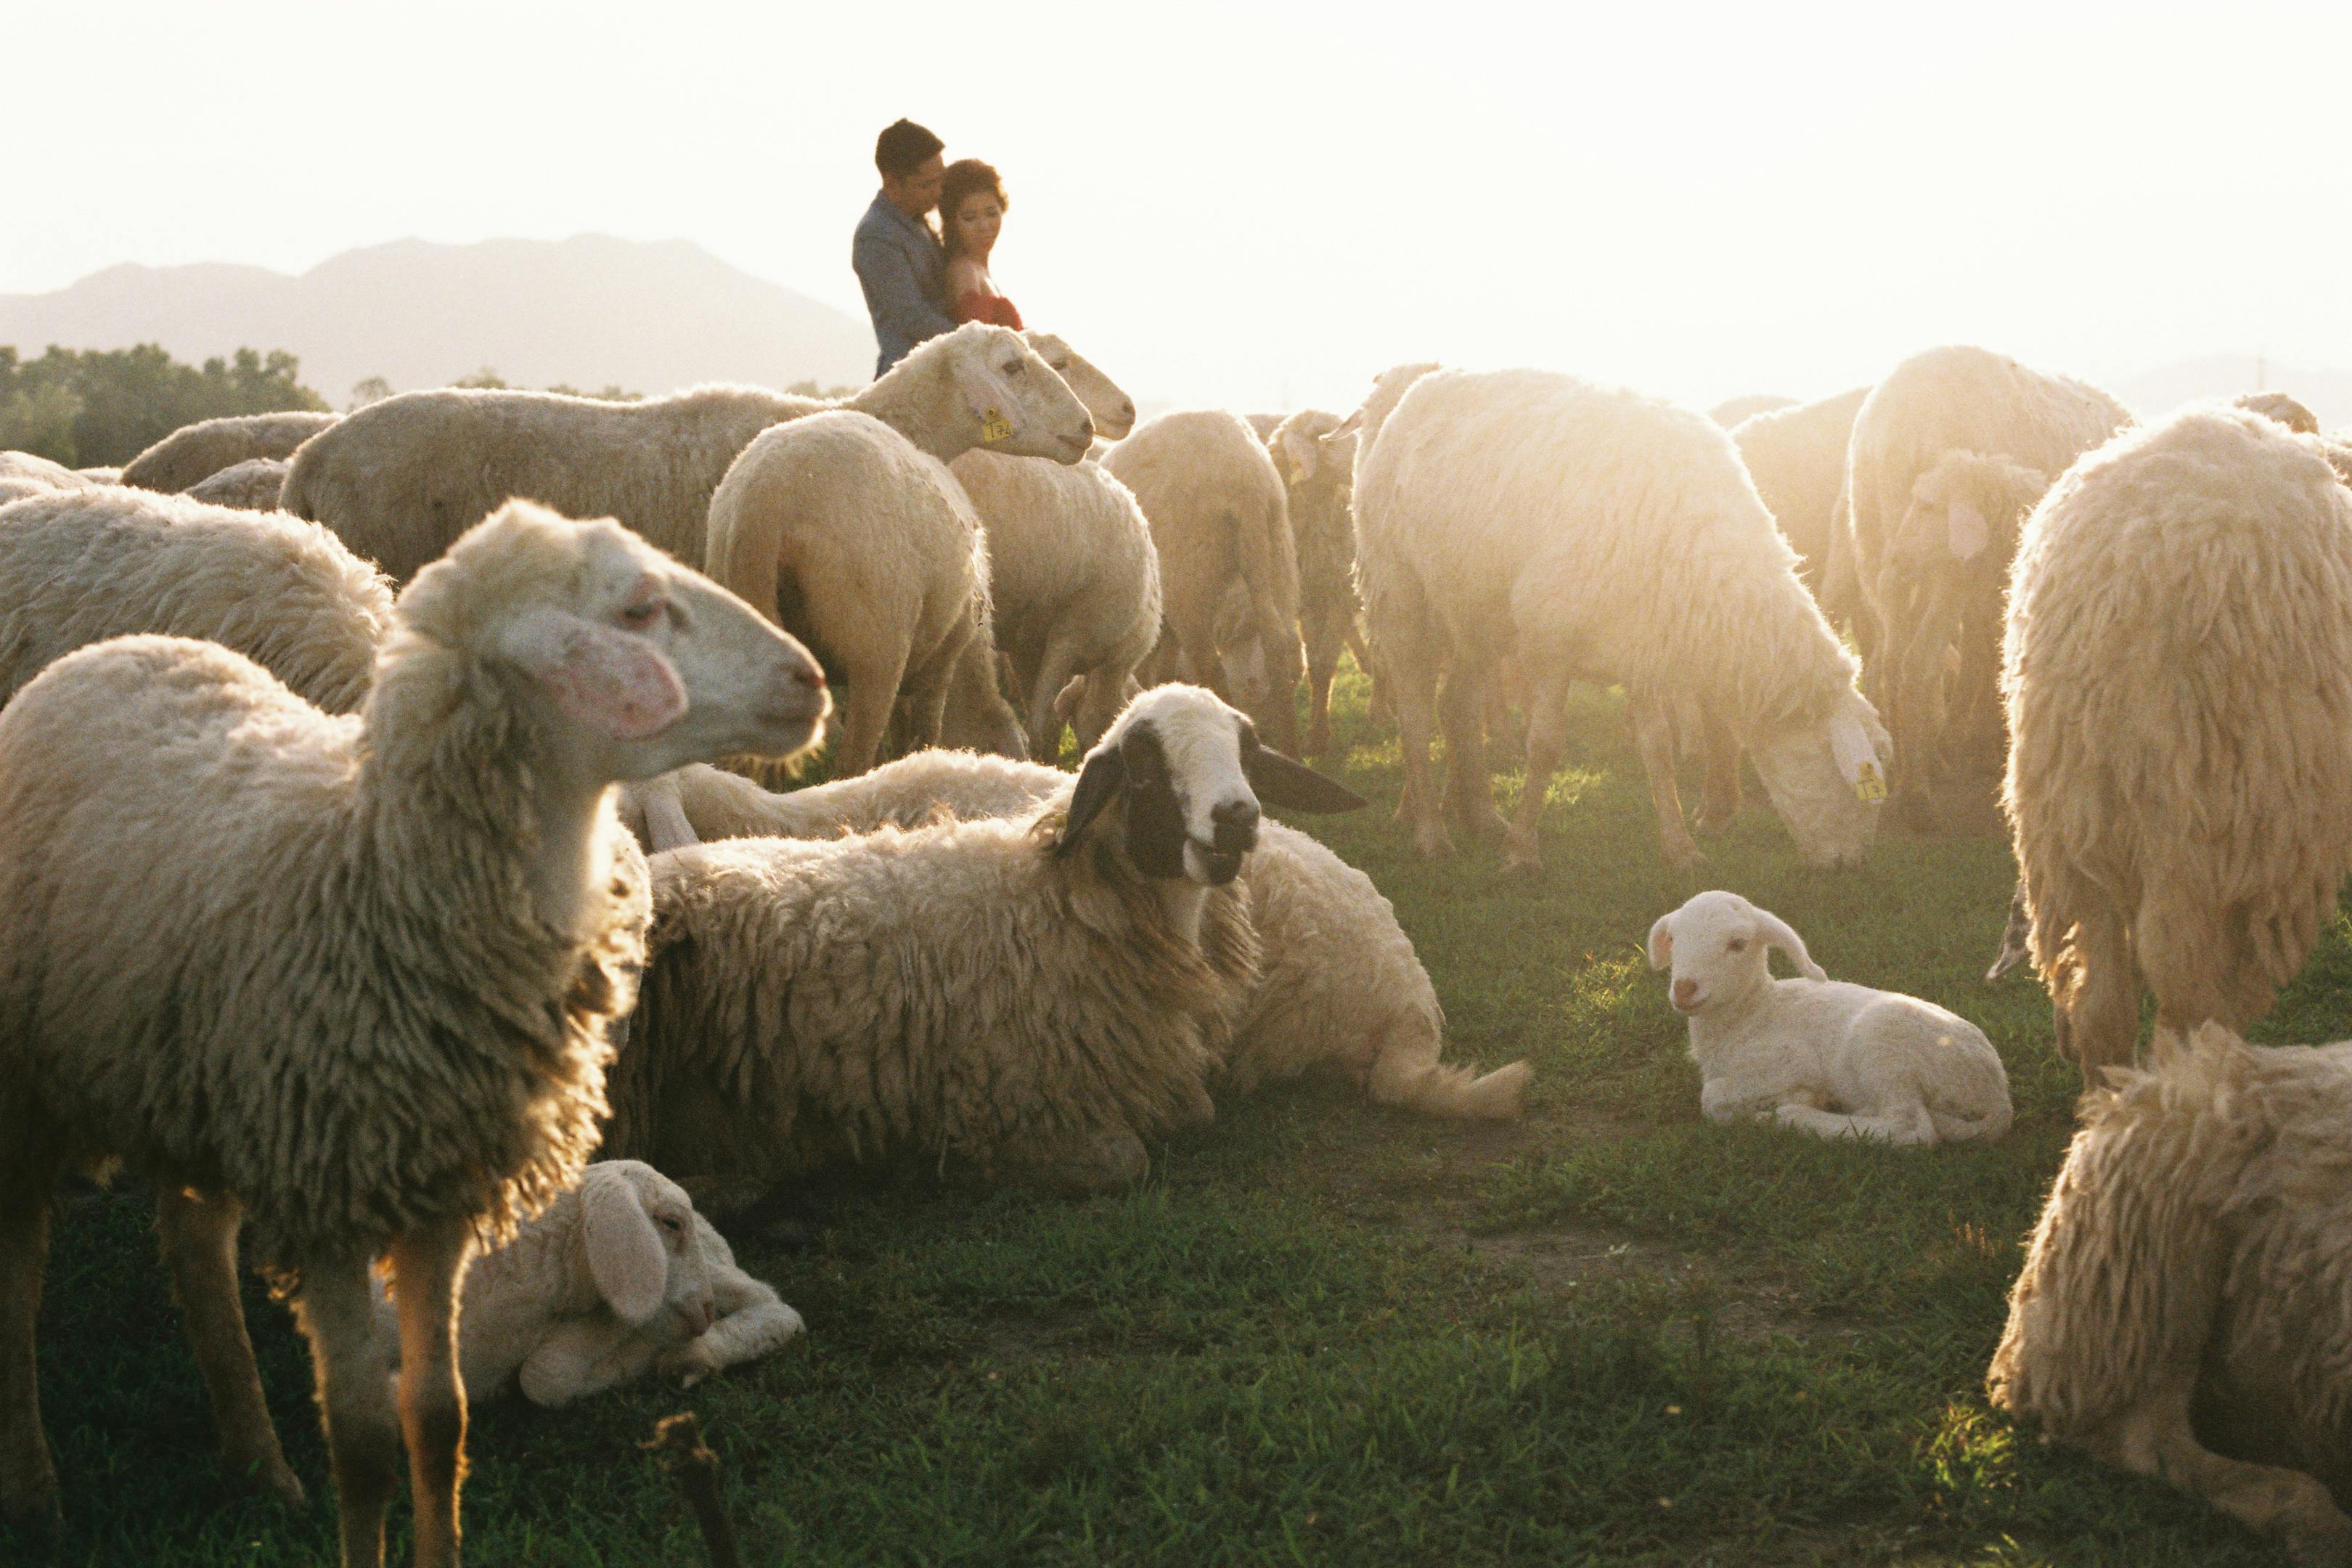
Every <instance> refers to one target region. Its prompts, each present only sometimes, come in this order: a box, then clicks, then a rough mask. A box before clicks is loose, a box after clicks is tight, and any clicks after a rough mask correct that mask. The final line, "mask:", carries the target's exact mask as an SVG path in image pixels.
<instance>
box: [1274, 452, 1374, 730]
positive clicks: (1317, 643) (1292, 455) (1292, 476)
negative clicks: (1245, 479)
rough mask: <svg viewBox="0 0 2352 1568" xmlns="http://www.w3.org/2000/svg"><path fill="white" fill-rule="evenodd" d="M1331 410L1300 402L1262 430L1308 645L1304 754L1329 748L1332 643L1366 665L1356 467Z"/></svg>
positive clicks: (1335, 662) (1335, 658)
mask: <svg viewBox="0 0 2352 1568" xmlns="http://www.w3.org/2000/svg"><path fill="white" fill-rule="evenodd" d="M1340 423H1341V421H1340V418H1339V416H1338V415H1336V414H1327V413H1325V412H1324V411H1322V410H1321V409H1318V408H1304V409H1301V410H1299V411H1298V412H1297V413H1296V414H1294V415H1292V416H1289V417H1288V418H1287V419H1285V420H1284V421H1283V422H1282V423H1281V424H1280V425H1278V426H1276V427H1275V431H1274V434H1273V435H1271V436H1269V437H1266V444H1265V445H1266V451H1267V453H1268V455H1270V456H1271V457H1272V458H1274V467H1275V471H1276V472H1277V473H1279V474H1280V475H1281V476H1282V482H1283V487H1284V489H1285V492H1286V496H1287V503H1288V506H1289V509H1290V534H1291V538H1292V539H1293V540H1294V541H1295V542H1297V548H1298V630H1299V634H1300V636H1301V637H1303V638H1304V640H1305V641H1306V644H1307V755H1308V756H1310V757H1328V756H1329V755H1330V754H1331V678H1332V677H1333V676H1334V675H1335V674H1337V673H1338V671H1339V650H1340V648H1342V647H1348V648H1351V649H1353V650H1354V651H1355V655H1356V663H1357V664H1358V665H1359V666H1360V667H1361V668H1365V669H1370V668H1371V656H1370V654H1369V653H1367V652H1366V651H1365V648H1364V638H1363V634H1362V632H1360V630H1358V629H1357V626H1356V616H1357V614H1358V612H1359V611H1360V609H1361V608H1362V605H1360V604H1359V603H1358V602H1357V600H1356V515H1355V510H1354V507H1353V505H1352V504H1351V500H1350V498H1351V496H1352V494H1353V487H1354V484H1355V473H1356V449H1355V442H1356V437H1355V436H1354V435H1353V434H1349V435H1347V436H1338V437H1336V438H1332V437H1335V434H1336V432H1337V431H1338V429H1339V425H1340Z"/></svg>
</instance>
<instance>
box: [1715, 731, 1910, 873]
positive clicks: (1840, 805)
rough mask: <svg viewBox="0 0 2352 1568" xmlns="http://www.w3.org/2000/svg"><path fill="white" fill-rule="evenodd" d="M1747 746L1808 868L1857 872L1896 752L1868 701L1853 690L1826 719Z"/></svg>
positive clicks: (1764, 736)
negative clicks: (1853, 869)
mask: <svg viewBox="0 0 2352 1568" xmlns="http://www.w3.org/2000/svg"><path fill="white" fill-rule="evenodd" d="M1748 754H1749V757H1750V759H1751V760H1752V761H1753V762H1754V763H1755V764H1756V776H1757V777H1758V778H1759V779H1761V780H1762V781H1763V784H1764V793H1765V794H1766V795H1769V796H1770V797H1771V799H1772V808H1773V810H1775V811H1776V812H1778V813H1779V814H1780V820H1781V821H1782V822H1783V823H1785V824H1787V825H1788V828H1789V837H1791V838H1793V839H1795V840H1796V844H1797V853H1798V854H1799V855H1801V856H1802V857H1803V858H1804V860H1805V862H1806V864H1808V865H1811V866H1823V867H1827V866H1844V865H1852V864H1854V863H1857V862H1859V861H1860V860H1861V859H1862V858H1863V857H1864V855H1865V854H1867V853H1868V852H1869V850H1870V845H1871V840H1872V839H1874V837H1877V833H1878V816H1879V813H1880V811H1881V809H1882V806H1881V804H1880V803H1881V802H1882V801H1884V800H1885V796H1886V779H1887V776H1888V773H1889V771H1890V766H1891V764H1892V763H1893V761H1894V756H1895V746H1894V742H1892V741H1890V740H1889V739H1888V737H1887V733H1886V726H1885V725H1884V724H1882V723H1880V722H1879V720H1878V710H1876V709H1874V708H1873V707H1872V706H1871V705H1870V701H1869V700H1868V699H1867V698H1865V697H1864V696H1863V695H1862V694H1861V693H1860V692H1858V691H1855V690H1853V689H1852V688H1848V689H1845V690H1844V691H1843V692H1841V693H1839V695H1838V698H1837V700H1836V702H1835V703H1834V704H1832V707H1831V709H1830V711H1829V713H1828V714H1827V716H1826V717H1822V718H1818V719H1811V720H1802V721H1798V722H1796V723H1793V724H1790V725H1789V726H1787V727H1786V728H1783V729H1780V730H1779V731H1772V732H1769V733H1765V734H1759V735H1755V736H1751V737H1749V738H1748Z"/></svg>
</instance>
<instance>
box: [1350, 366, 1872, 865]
mask: <svg viewBox="0 0 2352 1568" xmlns="http://www.w3.org/2000/svg"><path fill="white" fill-rule="evenodd" d="M1355 503H1356V544H1357V560H1356V572H1357V585H1358V588H1359V589H1360V591H1361V593H1362V594H1363V596H1364V619H1365V630H1366V634H1367V637H1368V638H1369V640H1370V644H1371V649H1372V659H1373V663H1374V664H1375V666H1377V667H1378V668H1379V670H1380V672H1381V679H1382V680H1383V681H1384V682H1386V683H1387V684H1388V686H1389V690H1390V693H1391V700H1393V701H1394V702H1395V703H1396V707H1397V715H1398V722H1399V727H1400V729H1402V731H1403V754H1404V769H1405V791H1406V795H1407V796H1408V801H1407V805H1406V807H1405V808H1404V815H1405V816H1407V819H1408V820H1410V821H1411V822H1412V825H1413V841H1414V844H1415V847H1417V848H1418V849H1419V850H1420V851H1421V852H1422V853H1423V854H1426V855H1435V854H1442V853H1445V852H1447V851H1449V850H1450V849H1451V848H1452V843H1451V840H1450V838H1449V837H1448V835H1447V832H1446V827H1445V825H1444V822H1443V821H1441V819H1440V816H1439V803H1438V801H1437V799H1436V797H1435V796H1434V795H1433V793H1432V789H1431V780H1430V768H1429V731H1430V723H1431V719H1432V714H1433V707H1434V698H1435V689H1436V683H1437V677H1438V671H1439V666H1440V663H1441V661H1444V660H1448V659H1450V660H1451V664H1452V669H1451V673H1450V675H1449V676H1448V677H1447V682H1446V696H1445V706H1444V722H1445V734H1446V748H1447V779H1446V799H1445V802H1444V811H1445V815H1446V816H1449V817H1451V818H1452V819H1453V820H1454V823H1455V824H1456V825H1458V826H1464V827H1465V828H1468V829H1470V830H1474V831H1481V832H1484V831H1488V830H1496V831H1500V832H1502V833H1503V834H1504V835H1505V837H1506V839H1507V848H1508V853H1507V859H1506V867H1507V868H1508V869H1519V868H1527V867H1531V866H1533V865H1535V864H1537V862H1538V847H1537V838H1536V825H1537V822H1538V819H1539V817H1540V816H1541V814H1542V809H1543V803H1544V794H1545V787H1546V781H1548V780H1549V778H1550V776H1551V773H1552V770H1553V769H1554V768H1555V767H1557V766H1558V765H1559V759H1560V753H1561V752H1562V750H1563V747H1564V745H1565V742H1566V738H1567V737H1566V722H1567V712H1566V706H1565V705H1566V701H1567V697H1568V691H1569V688H1570V685H1571V684H1572V683H1573V682H1575V681H1577V680H1580V679H1582V680H1601V681H1615V682H1620V683H1622V685H1623V686H1624V688H1625V690H1626V697H1627V701H1628V706H1629V708H1630V710H1631V716H1632V719H1633V731H1634V736H1635V739H1636V741H1637V742H1638V743H1639V746H1640V750H1641V754H1642V763H1643V769H1644V770H1645V772H1646V773H1648V776H1649V782H1650V791H1651V798H1652V802H1653V804H1654V806H1655V808H1656V812H1657V818H1658V831H1659V837H1660V838H1661V840H1662V841H1663V844H1664V850H1665V854H1666V857H1667V858H1668V859H1669V860H1670V861H1672V862H1673V863H1674V864H1675V866H1676V867H1678V868H1683V869H1685V870H1687V869H1688V868H1692V867H1695V866H1696V865H1697V864H1698V863H1699V862H1700V860H1701V858H1702V857H1701V856H1700V854H1699V851H1698V847H1697V845H1696V844H1695V843H1694V842H1693V841H1692V839H1691V837H1690V833H1689V830H1688V829H1687V828H1686V827H1685V826H1684V823H1683V817H1682V803H1681V799H1680V796H1679V795H1677V793H1676V790H1675V772H1674V716H1675V713H1676V712H1677V711H1678V710H1684V709H1685V708H1696V709H1698V710H1701V711H1702V712H1705V713H1707V714H1710V715H1712V716H1713V717H1714V718H1715V720H1716V721H1717V725H1718V727H1719V729H1720V731H1721V732H1723V733H1724V734H1725V735H1727V736H1728V737H1729V739H1730V740H1732V741H1735V742H1738V744H1741V745H1744V746H1745V747H1746V748H1747V749H1748V752H1749V753H1750V754H1751V755H1752V756H1753V757H1754V759H1755V762H1756V768H1757V772H1758V773H1759V775H1760V776H1761V777H1762V779H1763V781H1764V786H1765V789H1766V791H1767V792H1768V793H1769V795H1770V796H1771V798H1772V802H1773V805H1775V806H1776V807H1777V808H1778V810H1779V811H1780V816H1781V819H1782V820H1783V821H1784V822H1785V823H1787V825H1788V826H1789V830H1790V835H1791V836H1792V837H1794V838H1795V839H1796V841H1797V847H1798V851H1799V853H1800V854H1801V855H1802V856H1803V858H1805V859H1806V860H1807V861H1808V862H1811V863H1813V864H1817V865H1829V864H1840V863H1844V862H1848V861H1853V860H1858V859H1860V858H1861V857H1862V856H1863V855H1864V852H1865V851H1866V850H1867V849H1868V847H1869V844H1870V840H1871V837H1872V836H1873V834H1874V831H1875V829H1876V826H1877V816H1878V806H1877V804H1876V800H1875V798H1874V797H1875V795H1876V794H1877V793H1878V784H1879V779H1880V776H1881V770H1882V769H1883V766H1884V763H1883V761H1882V759H1884V757H1885V754H1886V742H1885V731H1883V730H1881V729H1880V728H1879V725H1878V718H1877V714H1876V713H1875V712H1874V710H1872V708H1871V706H1870V704H1869V703H1868V702H1867V701H1865V700H1864V699H1863V697H1862V695H1861V693H1859V692H1858V691H1856V690H1855V689H1854V685H1853V679H1854V667H1853V658H1851V657H1850V656H1849V655H1848V654H1847V653H1846V652H1845V650H1844V649H1843V647H1840V646H1839V644H1838V641H1837V639H1836V638H1835V637H1832V635H1831V633H1830V629H1829V627H1828V626H1827V625H1826V624H1825V623H1824V622H1823V621H1822V614H1821V611H1820V610H1819V608H1817V607H1816V606H1815V605H1814V604H1813V601H1812V597H1811V595H1809V594H1807V593H1806V592H1805V589H1804V585H1803V584H1801V583H1799V582H1798V581H1797V576H1796V572H1795V563H1796V558H1795V555H1794V554H1793V552H1790V549H1789V546H1788V543H1787V542H1786V541H1784V540H1783V539H1781V537H1780V531H1779V530H1778V529H1776V528H1774V527H1773V525H1772V518H1771V514H1770V513H1769V512H1767V511H1766V510H1764V503H1763V502H1762V501H1761V500H1759V499H1757V495H1756V488H1755V486H1754V485H1752V484H1751V483H1749V482H1748V473H1747V470H1746V469H1745V468H1742V467H1741V466H1740V462H1739V455H1738V451H1737V450H1736V449H1735V448H1734V447H1733V446H1732V444H1731V437H1730V436H1729V435H1728V434H1727V432H1726V431H1724V430H1723V429H1722V428H1721V427H1720V426H1717V425H1715V424H1713V423H1712V422H1710V421H1709V420H1707V418H1706V416H1704V415H1700V414H1697V413H1695V412H1693V411H1691V410H1688V409H1684V408H1677V407H1675V406H1674V405H1671V404H1665V403H1661V402H1657V401H1655V400H1653V399H1650V398H1645V397H1642V396H1639V395H1636V394H1633V393H1631V392H1624V391H1614V390H1609V389H1604V388H1601V387H1595V386H1591V385H1589V384H1585V383H1583V382H1580V381H1576V380H1574V379H1572V378H1570V377H1568V376H1564V375H1555V374H1549V373H1547V372H1542V371H1528V370H1521V371H1498V372H1489V373H1483V374H1473V373H1469V372H1463V371H1438V372H1433V373H1431V374H1427V375H1424V376H1422V377H1421V378H1419V379H1418V380H1416V381H1415V382H1413V384H1412V387H1411V389H1410V390H1409V391H1408V392H1406V394H1405V395H1404V397H1403V399H1402V402H1400V403H1399V404H1398V405H1397V406H1396V411H1395V412H1394V414H1392V415H1391V416H1390V417H1389V418H1388V420H1387V422H1386V424H1385V425H1384V426H1382V427H1381V429H1380V430H1379V432H1378V433H1377V435H1376V436H1375V437H1373V438H1372V445H1371V451H1370V455H1369V456H1360V457H1359V458H1358V460H1357V473H1356V495H1355ZM1506 655H1508V656H1511V657H1512V658H1515V659H1516V661H1517V665H1518V667H1519V668H1520V672H1521V675H1522V677H1523V679H1525V680H1526V682H1527V690H1528V742H1527V780H1528V782H1527V784H1526V786H1525V787H1524V788H1523V789H1522V790H1521V791H1520V795H1519V807H1518V817H1517V822H1516V823H1513V824H1505V823H1504V822H1503V820H1502V818H1501V817H1500V816H1499V815H1498V814H1497V813H1496V810H1495V808H1494V806H1493V805H1492V803H1491V802H1490V801H1489V799H1488V797H1487V781H1486V766H1485V762H1484V758H1483V744H1484V742H1483V736H1482V735H1481V733H1480V729H1481V712H1480V706H1481V697H1482V694H1483V686H1484V682H1485V678H1486V672H1487V671H1488V670H1489V669H1490V668H1492V667H1493V665H1494V664H1495V663H1496V660H1497V659H1498V658H1502V657H1504V656H1506Z"/></svg>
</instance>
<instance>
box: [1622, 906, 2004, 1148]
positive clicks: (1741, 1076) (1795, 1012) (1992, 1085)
mask: <svg viewBox="0 0 2352 1568" xmlns="http://www.w3.org/2000/svg"><path fill="white" fill-rule="evenodd" d="M1775 947H1777V948H1779V949H1780V951H1781V952H1785V953H1787V954H1788V955H1789V958H1790V962H1791V963H1795V964H1796V966H1797V967H1798V968H1799V969H1800V970H1801V971H1803V973H1804V978H1803V979H1801V980H1775V979H1773V978H1772V974H1771V969H1770V967H1769V951H1768V950H1769V949H1771V948H1775ZM1649 950H1650V967H1651V968H1652V969H1664V968H1666V967H1667V966H1668V965H1670V964H1671V965H1672V966H1673V969H1674V985H1673V990H1672V1000H1673V1003H1674V1007H1675V1012H1677V1013H1680V1014H1682V1015H1684V1016H1685V1017H1687V1018H1689V1020H1690V1054H1691V1059H1692V1060H1693V1061H1695V1062H1696V1063H1697V1064H1698V1069H1699V1074H1700V1078H1701V1080H1702V1083H1701V1087H1700V1089H1699V1110H1701V1111H1702V1112H1704V1113H1705V1114H1706V1119H1707V1120H1708V1121H1715V1122H1721V1123H1726V1124H1728V1123H1731V1122H1736V1121H1748V1120H1751V1119H1754V1118H1758V1117H1764V1116H1769V1117H1771V1118H1772V1119H1773V1120H1774V1121H1778V1122H1779V1123H1780V1125H1781V1126H1783V1127H1793V1128H1795V1129H1797V1130H1798V1131H1801V1132H1810V1133H1811V1134H1812V1135H1813V1136H1814V1137H1816V1138H1844V1137H1853V1138H1867V1139H1872V1140H1875V1141H1878V1142H1887V1143H1944V1142H1962V1141H1966V1140H1970V1139H1991V1138H1999V1137H2000V1136H2001V1134H2003V1133H2005V1132H2007V1131H2009V1123H2010V1104H2009V1075H2008V1074H2007V1073H2006V1072H2005V1071H2003V1070H2002V1068H2001V1065H2000V1057H1999V1056H1997V1055H1995V1054H1994V1052H1993V1048H1992V1043H1991V1042H1990V1041H1989V1040H1987V1039H1986V1038H1985V1036H1984V1031H1983V1030H1981V1029H1979V1028H1978V1027H1977V1026H1975V1025H1974V1024H1971V1023H1969V1021H1968V1020H1967V1019H1966V1018H1963V1017H1961V1016H1959V1015H1958V1014H1957V1013H1952V1012H1948V1011H1947V1010H1945V1009H1944V1008H1941V1007H1938V1006H1937V1005H1935V1004H1934V1003H1932V1002H1923V1001H1921V1000H1920V999H1919V998H1917V997H1916V996H1904V995H1900V994H1896V993H1895V992H1892V991H1874V990H1872V989H1871V988H1870V987H1868V986H1866V985H1853V984H1847V983H1845V982H1843V981H1834V980H1832V979H1831V978H1830V977H1829V976H1828V975H1827V974H1825V973H1822V968H1821V965H1819V964H1817V963H1814V962H1813V961H1812V957H1811V954H1809V953H1807V952H1805V943H1804V941H1803V939H1802V938H1801V937H1799V936H1798V935H1797V933H1796V932H1795V931H1791V930H1790V928H1789V926H1788V924H1787V923H1786V922H1785V921H1781V920H1780V917H1779V916H1777V915H1775V914H1773V913H1772V912H1771V911H1770V910H1759V909H1758V908H1757V907H1756V906H1755V905H1754V904H1751V903H1749V902H1748V900H1746V899H1743V898H1741V897H1740V896H1739V895H1738V894H1737V893H1727V892H1721V891H1717V892H1707V893H1700V894H1697V895H1696V896H1695V897H1693V898H1692V899H1691V900H1689V901H1688V902H1686V903H1685V904H1684V905H1683V906H1682V908H1680V909H1678V910H1675V911H1674V912H1673V913H1671V914H1664V915H1660V916H1659V917H1658V920H1657V923H1656V924H1654V925H1653V926H1651V927H1650V942H1649Z"/></svg>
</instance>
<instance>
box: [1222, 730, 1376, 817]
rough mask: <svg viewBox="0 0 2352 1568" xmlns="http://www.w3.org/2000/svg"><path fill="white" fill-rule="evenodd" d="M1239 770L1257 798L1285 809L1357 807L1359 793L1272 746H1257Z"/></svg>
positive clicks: (1362, 802) (1361, 800)
mask: <svg viewBox="0 0 2352 1568" xmlns="http://www.w3.org/2000/svg"><path fill="white" fill-rule="evenodd" d="M1242 773H1244V775H1246V776H1247V778H1248V779H1249V782H1250V788H1252V789H1253V790H1255V791H1256V792H1257V797H1258V799H1259V801H1260V802H1261V803H1263V804H1265V805H1276V806H1280V807H1281V808H1282V809H1283V810H1285V811H1307V812H1335V811H1360V810H1362V809H1363V807H1364V805H1365V804H1366V803H1365V800H1364V797H1363V796H1362V795H1358V794H1357V793H1356V792H1355V791H1354V790H1351V789H1349V787H1348V786H1347V785H1346V784H1341V783H1339V781H1338V780H1336V779H1328V778H1325V777H1324V776H1323V775H1322V774H1321V773H1317V772H1316V771H1315V770H1314V769H1313V768H1310V767H1308V766H1307V764H1306V763H1302V762H1300V761H1298V760H1297V758H1295V757H1286V756H1284V755H1283V754H1282V753H1281V752H1277V751H1276V750H1275V749H1274V748H1273V747H1272V746H1264V745H1262V746H1260V747H1258V748H1257V749H1256V750H1255V751H1254V752H1250V753H1249V754H1248V755H1247V756H1245V757H1244V758H1243V759H1242Z"/></svg>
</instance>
